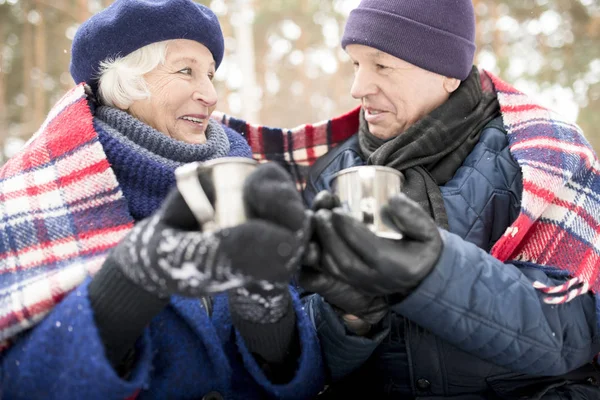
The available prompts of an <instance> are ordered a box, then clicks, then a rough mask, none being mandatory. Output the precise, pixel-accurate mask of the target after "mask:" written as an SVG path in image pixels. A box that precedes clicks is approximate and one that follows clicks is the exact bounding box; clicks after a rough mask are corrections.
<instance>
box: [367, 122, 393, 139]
mask: <svg viewBox="0 0 600 400" xmlns="http://www.w3.org/2000/svg"><path fill="white" fill-rule="evenodd" d="M368 125H369V132H371V135H373V136H375V137H376V138H378V139H381V140H389V139H392V138H393V137H395V136H397V135H396V134H395V132H393V130H392V129H390V128H388V127H384V126H381V125H372V124H368Z"/></svg>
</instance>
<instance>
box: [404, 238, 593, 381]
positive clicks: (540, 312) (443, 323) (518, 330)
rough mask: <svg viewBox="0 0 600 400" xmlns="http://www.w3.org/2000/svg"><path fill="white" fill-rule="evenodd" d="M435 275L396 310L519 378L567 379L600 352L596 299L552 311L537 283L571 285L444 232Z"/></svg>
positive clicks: (580, 299)
mask: <svg viewBox="0 0 600 400" xmlns="http://www.w3.org/2000/svg"><path fill="white" fill-rule="evenodd" d="M442 235H443V238H444V250H443V252H442V256H441V258H440V260H439V261H438V263H437V265H436V267H435V268H434V270H433V271H432V272H431V273H430V275H429V276H428V277H427V278H426V279H425V280H424V281H423V282H422V283H421V284H420V286H419V287H418V288H417V289H416V290H415V291H414V292H413V293H412V294H411V295H410V296H408V297H407V298H406V299H405V300H404V301H402V302H401V303H399V304H397V305H395V306H394V307H393V310H394V311H395V312H397V313H398V314H401V315H403V316H405V317H407V318H409V319H410V320H412V321H414V322H415V323H417V324H419V325H421V326H422V327H424V328H426V329H428V330H430V331H431V332H432V333H434V334H436V335H438V336H439V337H441V338H442V339H444V340H446V341H448V342H450V343H452V344H453V345H455V346H457V347H459V348H461V349H462V350H464V351H467V352H470V353H472V354H474V355H476V356H478V357H480V358H483V359H486V360H489V361H491V362H493V363H495V364H497V365H500V366H504V367H507V368H509V369H511V370H512V371H514V372H521V373H526V374H532V375H561V374H564V373H566V372H569V371H572V370H574V369H576V368H578V367H579V366H581V365H583V364H585V363H587V362H590V361H591V360H592V358H593V357H594V356H595V355H596V354H597V353H598V352H599V351H600V337H599V333H598V322H597V316H596V303H595V299H594V296H593V295H592V294H591V293H590V294H585V295H581V296H578V297H576V298H575V299H573V300H572V301H571V302H569V303H566V304H560V305H549V304H546V303H544V302H543V296H544V294H543V293H541V292H539V291H537V290H536V289H534V288H533V286H532V283H533V282H534V281H536V280H537V281H540V282H542V283H544V284H547V285H552V286H554V285H556V284H560V283H563V282H564V280H565V279H566V278H562V279H560V278H557V279H553V278H551V277H550V276H548V275H547V274H546V273H545V272H544V271H543V270H542V269H540V268H535V267H533V266H526V265H525V264H524V265H521V266H520V268H519V267H517V266H516V265H513V264H508V263H507V264H504V263H502V262H500V261H499V260H497V259H496V258H494V257H492V256H491V255H489V254H488V253H486V252H485V251H483V250H481V249H480V248H478V247H477V246H475V245H473V244H471V243H469V242H466V241H464V240H463V239H461V238H460V237H459V236H457V235H454V234H451V233H448V232H446V231H442Z"/></svg>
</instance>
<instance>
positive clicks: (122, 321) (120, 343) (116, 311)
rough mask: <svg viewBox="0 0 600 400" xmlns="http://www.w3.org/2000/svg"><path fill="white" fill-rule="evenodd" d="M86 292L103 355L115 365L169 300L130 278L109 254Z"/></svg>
mask: <svg viewBox="0 0 600 400" xmlns="http://www.w3.org/2000/svg"><path fill="white" fill-rule="evenodd" d="M88 296H89V299H90V303H91V306H92V310H93V311H94V319H95V320H96V326H97V328H98V332H99V334H100V339H101V340H102V342H103V343H104V349H105V352H106V357H107V358H108V360H109V361H110V363H111V364H112V365H113V367H114V368H115V369H118V368H119V367H120V366H121V363H122V362H123V360H124V359H125V356H126V355H127V354H128V352H130V351H131V350H132V349H133V346H134V344H135V342H136V340H137V339H138V338H139V337H140V336H141V335H142V333H143V331H144V328H145V327H146V326H147V325H148V324H149V323H150V321H151V320H152V318H154V316H156V315H157V314H158V313H160V312H161V311H162V309H163V308H164V307H165V306H166V305H167V304H168V303H169V299H168V298H164V299H163V298H159V297H157V296H156V295H154V294H151V293H149V292H147V291H145V290H143V289H142V288H140V287H139V286H137V285H135V284H134V283H133V282H131V281H130V280H129V279H128V278H127V277H126V276H125V275H124V274H123V273H122V272H121V270H120V268H119V266H118V265H117V264H116V262H115V261H114V260H112V258H111V257H110V256H109V257H108V258H107V259H106V261H105V262H104V265H103V266H102V268H101V269H100V271H98V273H97V274H96V276H94V278H93V279H92V281H91V282H90V285H89V287H88Z"/></svg>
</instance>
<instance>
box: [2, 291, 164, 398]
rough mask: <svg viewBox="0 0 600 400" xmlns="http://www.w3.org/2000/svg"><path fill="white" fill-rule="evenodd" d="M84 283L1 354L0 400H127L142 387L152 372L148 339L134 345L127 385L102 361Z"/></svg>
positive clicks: (102, 353) (103, 358) (146, 337)
mask: <svg viewBox="0 0 600 400" xmlns="http://www.w3.org/2000/svg"><path fill="white" fill-rule="evenodd" d="M88 283H89V280H88V281H86V282H85V283H84V284H82V285H81V286H80V287H79V288H78V289H76V290H74V291H73V292H71V293H70V294H69V295H67V297H65V299H64V300H63V301H61V302H60V303H59V304H57V305H56V307H55V308H54V309H53V310H52V312H51V313H50V314H49V315H47V316H46V317H45V319H44V320H43V321H41V322H40V323H39V324H38V325H37V326H36V327H35V328H34V329H32V330H31V331H29V332H27V333H25V334H23V335H22V336H21V337H20V338H19V339H18V340H16V342H15V343H14V345H13V346H12V347H11V348H10V349H8V350H7V351H5V352H4V353H3V354H2V356H1V357H2V358H1V365H2V374H1V376H2V387H1V390H0V398H5V399H11V400H17V399H26V400H36V399H44V400H52V399H61V400H69V399H86V400H95V399H98V400H103V399H126V398H128V397H130V396H132V395H133V394H135V393H136V392H137V391H138V390H139V389H140V388H142V387H143V386H144V384H145V382H146V381H147V379H148V376H149V371H150V368H151V354H152V349H151V347H150V338H149V335H148V333H147V332H146V333H145V334H144V335H143V336H142V337H141V338H140V339H139V340H138V342H137V344H136V350H137V360H136V362H135V365H134V366H133V368H132V370H131V373H130V375H129V376H128V379H127V380H124V379H122V378H120V377H119V376H118V375H117V373H116V372H115V370H114V368H113V367H112V365H111V364H110V363H109V361H108V360H107V359H106V357H105V353H104V347H103V346H104V345H103V343H102V341H101V340H100V337H99V334H98V330H97V329H96V325H95V322H94V317H93V312H92V309H91V307H90V303H89V300H88V295H87V285H88Z"/></svg>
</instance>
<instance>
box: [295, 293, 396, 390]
mask: <svg viewBox="0 0 600 400" xmlns="http://www.w3.org/2000/svg"><path fill="white" fill-rule="evenodd" d="M303 301H304V303H305V306H306V310H307V311H308V315H309V318H310V320H311V322H312V324H313V325H314V326H315V328H316V330H317V334H318V335H319V341H320V343H321V348H322V351H323V358H324V361H325V365H326V366H327V370H328V371H327V374H328V376H329V379H330V380H331V381H332V382H335V381H337V380H339V379H341V378H343V377H344V376H346V375H348V374H349V373H351V372H352V371H354V370H355V369H357V368H359V367H360V366H361V365H363V364H364V362H365V361H367V359H368V358H369V357H370V356H371V354H372V353H373V351H374V350H375V349H376V348H377V346H379V344H380V343H381V342H382V341H383V339H384V338H385V337H386V336H387V335H388V333H389V326H387V325H388V324H387V319H386V322H384V323H383V326H382V327H381V328H380V329H378V330H377V331H376V332H374V333H373V334H371V335H370V336H368V337H362V336H356V335H354V334H353V333H351V332H350V331H348V330H347V329H346V327H345V326H344V324H343V322H342V321H341V319H340V318H339V317H338V315H337V314H336V312H335V311H334V310H333V308H331V306H330V305H329V304H328V303H327V302H325V300H323V298H322V297H321V296H319V295H317V294H313V295H310V296H307V297H305V298H304V299H303Z"/></svg>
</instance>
